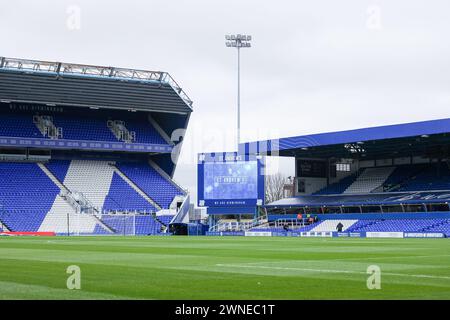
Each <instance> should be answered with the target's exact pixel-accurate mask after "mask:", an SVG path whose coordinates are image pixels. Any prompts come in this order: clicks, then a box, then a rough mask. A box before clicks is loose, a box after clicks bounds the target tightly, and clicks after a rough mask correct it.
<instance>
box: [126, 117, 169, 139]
mask: <svg viewBox="0 0 450 320" xmlns="http://www.w3.org/2000/svg"><path fill="white" fill-rule="evenodd" d="M126 127H127V129H128V130H129V131H134V132H136V141H135V142H137V143H148V144H167V142H166V141H165V140H164V139H163V138H162V137H161V135H160V134H159V133H158V131H156V129H155V128H154V127H153V126H152V125H151V124H150V122H149V121H148V120H146V119H134V120H126Z"/></svg>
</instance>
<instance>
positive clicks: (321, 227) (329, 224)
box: [311, 219, 358, 232]
mask: <svg viewBox="0 0 450 320" xmlns="http://www.w3.org/2000/svg"><path fill="white" fill-rule="evenodd" d="M357 221H358V220H333V219H329V220H325V221H323V222H322V223H319V224H318V225H317V226H315V227H314V228H312V229H311V231H312V232H324V231H336V226H337V225H338V223H339V222H341V223H342V224H343V225H344V227H343V228H342V231H346V230H347V229H348V228H350V227H351V226H352V225H354V224H355V223H356V222H357Z"/></svg>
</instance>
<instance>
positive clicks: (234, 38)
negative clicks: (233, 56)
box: [225, 34, 252, 49]
mask: <svg viewBox="0 0 450 320" xmlns="http://www.w3.org/2000/svg"><path fill="white" fill-rule="evenodd" d="M225 39H226V40H227V41H226V42H225V44H226V46H227V47H229V48H238V49H239V48H250V47H251V46H252V45H251V44H250V41H251V40H252V36H249V35H245V34H236V35H234V34H233V35H226V36H225Z"/></svg>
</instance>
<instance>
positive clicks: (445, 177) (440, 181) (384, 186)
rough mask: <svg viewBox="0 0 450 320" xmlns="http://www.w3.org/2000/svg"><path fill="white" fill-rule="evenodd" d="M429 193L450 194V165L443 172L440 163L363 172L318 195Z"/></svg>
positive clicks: (443, 168) (442, 166) (368, 169)
mask: <svg viewBox="0 0 450 320" xmlns="http://www.w3.org/2000/svg"><path fill="white" fill-rule="evenodd" d="M428 190H450V168H449V165H448V164H447V163H444V162H443V163H441V165H440V169H438V164H436V163H434V164H414V165H399V166H396V167H377V168H366V169H361V170H360V171H359V172H358V173H356V174H352V175H350V176H347V177H345V178H343V179H341V180H340V181H338V182H336V183H333V184H330V185H329V186H327V187H325V188H323V189H322V190H320V191H318V192H316V193H315V195H327V194H341V193H345V194H355V193H362V194H364V193H370V192H387V191H388V192H401V191H428Z"/></svg>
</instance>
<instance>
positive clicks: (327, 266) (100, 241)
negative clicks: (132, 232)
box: [0, 237, 450, 299]
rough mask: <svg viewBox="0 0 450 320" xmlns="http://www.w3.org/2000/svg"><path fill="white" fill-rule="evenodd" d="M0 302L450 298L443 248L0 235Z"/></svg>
mask: <svg viewBox="0 0 450 320" xmlns="http://www.w3.org/2000/svg"><path fill="white" fill-rule="evenodd" d="M69 265H78V266H79V267H80V268H81V286H82V288H81V290H68V289H67V288H66V280H67V277H68V274H66V269H67V267H68V266H69ZM370 265H378V266H379V267H380V268H381V271H382V274H381V281H382V282H381V290H368V289H367V286H366V281H367V278H368V274H367V273H366V271H367V267H368V266H370ZM0 299H450V241H449V240H448V239H337V238H336V239H331V238H330V239H328V238H327V239H324V238H251V237H222V238H218V237H71V238H67V237H53V238H39V237H35V238H34V237H33V238H31V237H3V238H0Z"/></svg>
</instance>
